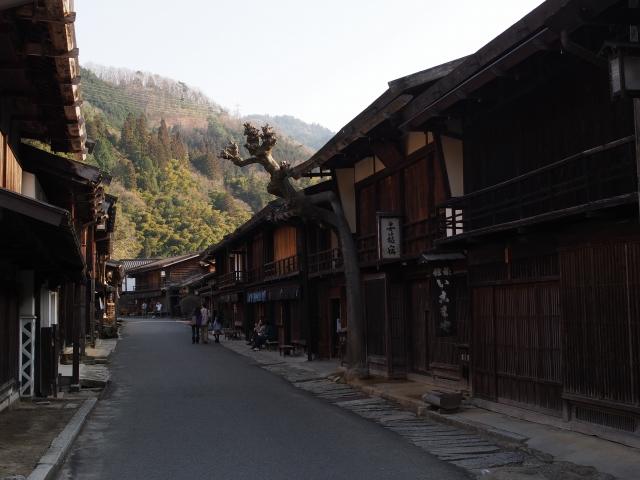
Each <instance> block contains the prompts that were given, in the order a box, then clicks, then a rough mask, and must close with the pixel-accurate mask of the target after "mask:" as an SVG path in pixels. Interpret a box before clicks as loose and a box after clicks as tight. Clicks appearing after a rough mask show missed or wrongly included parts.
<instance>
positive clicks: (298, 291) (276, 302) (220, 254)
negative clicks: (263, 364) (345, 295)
mask: <svg viewBox="0 0 640 480" xmlns="http://www.w3.org/2000/svg"><path fill="white" fill-rule="evenodd" d="M279 204H280V202H279V201H275V202H272V203H271V204H269V205H268V206H267V207H265V208H264V209H263V210H262V211H260V212H258V213H257V214H256V215H254V216H253V218H252V219H251V220H249V221H248V222H247V223H245V224H244V225H242V226H240V227H239V228H238V229H237V230H236V231H235V232H234V233H232V234H230V235H228V236H227V237H225V238H224V239H223V240H222V241H221V242H219V243H218V244H216V245H213V246H211V247H210V248H208V249H207V250H206V251H205V252H204V254H203V258H204V259H205V260H207V261H209V262H212V263H214V264H215V277H214V278H213V282H212V297H213V305H214V306H213V308H214V309H215V310H216V311H217V312H218V314H219V315H222V319H223V325H224V326H225V327H227V328H235V329H242V330H243V331H244V333H245V334H246V335H247V336H248V335H249V334H250V332H251V330H252V329H253V326H254V324H255V323H256V322H258V321H260V320H262V321H263V322H266V323H267V324H268V325H271V326H272V327H274V328H273V331H274V332H275V334H276V335H277V340H278V342H279V343H280V344H281V345H291V344H296V343H297V344H299V345H301V346H304V345H306V339H307V326H306V325H305V322H304V321H303V318H304V317H305V316H304V315H303V312H302V308H303V303H302V302H301V296H302V284H301V275H300V274H301V271H302V264H301V257H302V256H303V251H304V245H303V241H304V240H303V239H304V232H303V227H302V226H301V225H299V224H297V223H286V222H284V223H281V222H274V221H272V219H271V214H272V212H273V211H274V209H277V208H278V206H279Z"/></svg>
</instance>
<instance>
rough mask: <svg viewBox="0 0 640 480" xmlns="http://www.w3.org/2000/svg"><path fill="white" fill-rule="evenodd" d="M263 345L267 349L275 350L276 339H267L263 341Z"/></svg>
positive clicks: (276, 345)
mask: <svg viewBox="0 0 640 480" xmlns="http://www.w3.org/2000/svg"><path fill="white" fill-rule="evenodd" d="M264 346H265V348H266V349H267V350H273V351H275V349H276V348H277V347H278V341H277V340H267V341H266V342H264Z"/></svg>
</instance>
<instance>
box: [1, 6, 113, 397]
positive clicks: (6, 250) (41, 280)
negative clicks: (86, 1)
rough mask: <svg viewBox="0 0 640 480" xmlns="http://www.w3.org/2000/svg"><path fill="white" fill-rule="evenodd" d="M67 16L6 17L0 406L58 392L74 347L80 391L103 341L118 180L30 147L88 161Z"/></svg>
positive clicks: (42, 12)
mask: <svg viewBox="0 0 640 480" xmlns="http://www.w3.org/2000/svg"><path fill="white" fill-rule="evenodd" d="M69 8H70V3H69V2H63V1H61V0H45V1H43V2H38V3H37V4H35V3H34V4H29V5H24V6H21V7H18V8H10V9H2V10H0V18H1V21H2V24H3V27H4V28H3V29H2V33H1V34H0V36H2V45H3V48H2V49H1V51H0V60H1V61H2V63H3V64H6V65H10V66H11V70H12V74H11V75H3V76H2V77H1V78H0V89H1V90H2V91H3V92H4V93H3V96H2V101H1V102H0V231H1V232H2V234H1V235H0V271H1V272H2V273H1V274H0V309H1V310H2V315H1V316H0V352H1V353H0V409H1V408H4V407H5V406H6V405H7V404H8V403H10V402H11V401H12V400H13V399H14V398H15V397H16V396H18V395H26V396H30V395H38V396H48V395H55V394H56V393H57V389H58V374H57V366H58V359H59V355H60V353H61V351H62V349H63V348H64V347H65V346H71V345H72V346H73V350H74V355H73V379H72V383H73V384H75V385H76V386H78V383H79V382H78V380H79V379H78V372H79V358H80V353H81V350H82V349H83V347H84V343H85V339H88V340H92V339H93V338H95V337H94V332H95V326H96V316H95V296H94V292H95V290H96V287H98V286H99V285H98V284H97V283H100V281H101V279H99V278H98V271H99V270H100V268H102V267H103V266H104V262H106V261H107V260H108V256H109V251H110V249H109V245H110V241H111V234H112V232H113V221H114V217H115V206H114V205H115V198H113V197H111V199H110V202H109V205H108V206H107V205H106V202H104V200H105V197H104V192H103V185H104V184H106V183H108V181H109V178H108V177H106V176H105V175H103V174H102V172H100V171H99V170H98V169H96V168H93V167H90V166H87V165H85V164H82V163H80V162H77V161H74V160H70V159H68V158H63V157H61V156H57V155H54V154H52V153H48V152H45V151H43V150H41V149H38V148H34V147H32V146H28V145H27V144H26V143H25V140H26V139H30V140H38V141H40V142H42V143H44V144H46V145H48V146H49V147H50V148H51V149H52V150H53V151H57V152H67V153H72V154H74V155H75V156H76V157H77V158H79V159H80V158H82V157H84V155H85V154H86V151H85V147H84V142H85V137H86V134H85V131H84V121H83V119H82V116H81V113H80V107H79V105H80V98H79V90H78V84H79V76H78V74H79V67H78V61H77V45H76V41H75V34H74V27H73V20H74V18H75V14H74V12H71V11H70V10H69ZM61 26H62V27H61ZM63 27H64V28H63ZM27 51H28V54H26V52H27ZM98 242H100V245H98ZM96 280H98V282H96ZM23 353H24V354H23Z"/></svg>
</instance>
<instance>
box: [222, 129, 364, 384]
mask: <svg viewBox="0 0 640 480" xmlns="http://www.w3.org/2000/svg"><path fill="white" fill-rule="evenodd" d="M244 135H245V137H246V139H247V143H245V148H246V149H247V151H248V152H249V154H250V155H251V156H250V157H249V158H242V157H241V155H240V149H239V148H238V145H237V144H236V143H233V142H232V143H230V144H229V145H228V146H227V147H226V148H225V149H224V150H222V152H221V153H220V157H221V158H223V159H225V160H230V161H232V162H233V163H234V164H235V165H237V166H239V167H245V166H247V165H251V164H254V163H257V164H259V165H262V167H263V168H264V169H265V170H266V171H267V173H268V174H269V176H270V181H269V184H268V185H267V191H268V192H269V193H271V194H272V195H275V196H276V197H278V198H281V199H282V200H284V207H283V208H281V209H278V210H277V211H276V213H275V214H274V216H275V219H277V220H286V219H288V218H293V217H298V218H302V219H304V220H312V221H319V222H321V223H323V224H325V225H328V226H330V227H331V228H332V229H333V230H334V231H335V232H336V233H337V235H338V239H339V241H340V246H341V248H342V255H343V259H344V275H345V281H346V291H347V316H348V325H349V335H348V348H347V362H348V364H349V370H350V371H349V374H350V375H352V376H359V377H362V376H366V375H367V368H366V359H365V348H364V332H363V324H364V316H363V314H362V313H363V312H362V297H361V287H360V286H361V282H360V269H359V268H358V252H357V250H356V246H355V242H354V240H353V236H352V234H351V229H350V227H349V223H348V222H347V219H346V217H345V216H344V212H343V210H342V205H341V204H340V200H339V199H338V197H337V196H336V194H335V193H334V192H333V191H329V192H322V193H317V194H313V195H305V194H304V192H303V191H302V190H300V189H298V188H296V187H295V186H294V185H293V183H292V182H291V169H290V166H289V165H288V164H287V163H286V162H277V161H276V160H275V159H274V158H273V155H272V152H273V147H275V145H276V142H277V137H276V133H275V132H274V131H273V129H272V128H271V127H270V126H269V125H265V126H263V127H262V128H261V129H260V130H259V129H257V128H255V127H254V126H253V125H251V124H250V123H245V124H244ZM327 205H328V206H330V209H329V208H326V206H327ZM306 294H307V293H306V292H305V295H306Z"/></svg>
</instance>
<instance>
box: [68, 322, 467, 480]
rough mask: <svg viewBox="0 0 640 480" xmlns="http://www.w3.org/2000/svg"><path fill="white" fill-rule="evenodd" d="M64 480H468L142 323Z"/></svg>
mask: <svg viewBox="0 0 640 480" xmlns="http://www.w3.org/2000/svg"><path fill="white" fill-rule="evenodd" d="M111 365H112V383H111V385H110V386H109V387H108V389H107V391H106V392H105V396H104V398H103V399H102V400H101V401H100V402H99V403H98V405H97V407H96V409H95V410H94V412H93V413H92V414H91V417H90V418H89V420H88V422H87V424H86V425H85V427H84V429H83V431H82V433H81V434H80V436H79V437H78V438H77V440H76V442H75V444H74V448H73V450H72V453H71V454H70V456H69V458H68V459H67V462H66V463H65V464H64V466H63V467H62V469H61V471H60V474H59V477H58V478H59V479H60V480H62V479H64V480H67V479H81V480H97V479H100V480H103V479H105V480H106V479H113V480H116V479H118V480H122V479H189V480H194V479H291V478H300V479H349V480H356V479H371V480H373V479H376V480H377V479H391V478H393V479H434V480H436V479H437V480H454V479H463V478H468V476H467V475H466V474H465V473H464V472H463V471H462V470H460V469H458V468H457V467H454V466H453V465H450V464H448V463H446V462H443V461H441V460H438V459H437V458H435V457H433V456H431V455H429V454H427V453H425V452H424V451H423V450H421V449H419V448H417V447H416V446H414V445H411V444H410V443H408V442H407V441H406V440H405V439H403V438H402V437H401V436H399V435H397V434H395V433H393V432H391V431H388V430H386V429H384V428H381V427H380V426H379V425H377V424H375V423H373V422H371V421H368V420H366V419H363V418H361V417H359V416H357V415H355V414H353V413H351V412H349V411H345V410H343V409H340V408H337V407H335V406H334V405H331V404H328V403H326V402H323V401H322V400H320V399H318V398H316V397H314V396H313V395H312V394H310V393H308V392H305V391H301V390H300V389H296V388H294V387H293V386H291V384H289V383H287V382H286V381H284V380H283V379H281V378H280V377H278V376H276V375H274V374H272V373H270V372H268V371H266V370H264V369H261V368H259V367H258V366H257V365H256V364H254V363H252V361H251V360H250V359H247V358H245V357H243V356H240V355H238V354H236V353H234V352H232V351H230V350H228V349H226V348H224V347H223V346H221V345H216V344H213V343H210V344H207V345H203V344H200V345H192V344H191V336H190V328H189V327H188V326H187V325H184V324H182V323H178V322H174V321H171V320H154V319H147V320H131V321H128V322H127V323H126V325H125V328H124V332H123V338H122V340H121V341H120V342H119V344H118V347H117V348H116V351H115V352H114V353H113V354H112V357H111Z"/></svg>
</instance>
